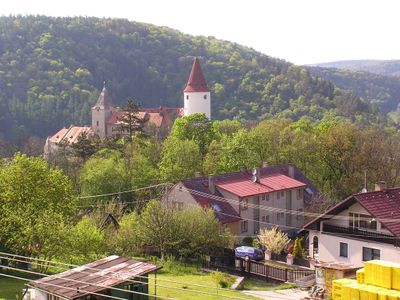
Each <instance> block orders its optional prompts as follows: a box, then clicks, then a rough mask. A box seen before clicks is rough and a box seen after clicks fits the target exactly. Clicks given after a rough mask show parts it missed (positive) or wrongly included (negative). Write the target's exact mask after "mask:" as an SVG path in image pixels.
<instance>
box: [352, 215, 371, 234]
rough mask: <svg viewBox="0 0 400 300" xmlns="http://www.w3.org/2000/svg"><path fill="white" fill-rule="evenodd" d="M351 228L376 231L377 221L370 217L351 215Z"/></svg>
mask: <svg viewBox="0 0 400 300" xmlns="http://www.w3.org/2000/svg"><path fill="white" fill-rule="evenodd" d="M349 227H352V228H359V229H370V230H376V228H377V223H376V219H375V218H373V217H372V216H369V215H364V214H358V213H349Z"/></svg>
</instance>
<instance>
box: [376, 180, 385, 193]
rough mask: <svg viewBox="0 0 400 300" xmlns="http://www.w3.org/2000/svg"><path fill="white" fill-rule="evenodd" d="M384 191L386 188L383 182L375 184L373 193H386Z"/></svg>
mask: <svg viewBox="0 0 400 300" xmlns="http://www.w3.org/2000/svg"><path fill="white" fill-rule="evenodd" d="M386 190H387V186H386V182H385V181H378V182H377V183H375V192H378V191H382V192H386Z"/></svg>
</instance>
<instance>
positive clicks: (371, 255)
mask: <svg viewBox="0 0 400 300" xmlns="http://www.w3.org/2000/svg"><path fill="white" fill-rule="evenodd" d="M362 249H363V261H368V260H373V259H381V250H379V249H374V248H367V247H363V248H362Z"/></svg>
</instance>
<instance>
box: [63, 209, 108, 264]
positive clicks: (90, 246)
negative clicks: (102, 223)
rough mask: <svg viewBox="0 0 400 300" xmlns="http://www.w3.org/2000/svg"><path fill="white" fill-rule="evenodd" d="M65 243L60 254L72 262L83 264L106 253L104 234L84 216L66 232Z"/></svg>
mask: <svg viewBox="0 0 400 300" xmlns="http://www.w3.org/2000/svg"><path fill="white" fill-rule="evenodd" d="M67 235H68V236H67V245H68V247H66V248H65V251H64V252H63V254H62V255H61V256H63V258H66V259H68V260H69V262H70V263H72V264H84V263H87V262H90V261H93V260H97V259H99V258H101V257H102V256H104V255H105V254H106V249H107V245H106V239H105V234H104V232H103V231H101V230H100V229H99V228H98V227H97V226H96V224H94V222H93V221H92V220H91V219H90V218H89V217H88V216H85V217H83V218H82V220H80V221H79V222H78V223H77V224H76V225H75V226H73V227H71V228H70V229H69V232H68V233H67Z"/></svg>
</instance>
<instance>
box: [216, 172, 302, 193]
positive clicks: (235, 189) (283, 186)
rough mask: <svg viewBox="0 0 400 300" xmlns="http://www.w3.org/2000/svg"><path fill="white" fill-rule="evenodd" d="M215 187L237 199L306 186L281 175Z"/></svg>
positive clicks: (238, 180) (237, 181)
mask: <svg viewBox="0 0 400 300" xmlns="http://www.w3.org/2000/svg"><path fill="white" fill-rule="evenodd" d="M217 186H218V187H219V188H221V189H224V190H226V191H228V192H230V193H232V194H234V195H236V196H238V197H250V196H254V195H260V194H266V193H271V192H276V191H282V190H288V189H295V188H300V187H305V186H307V185H306V184H305V183H303V182H300V181H298V180H296V179H293V178H290V177H288V176H286V175H283V174H270V175H266V176H261V178H260V181H259V182H253V181H251V180H249V179H248V178H241V179H235V180H231V181H225V182H221V183H218V184H217Z"/></svg>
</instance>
